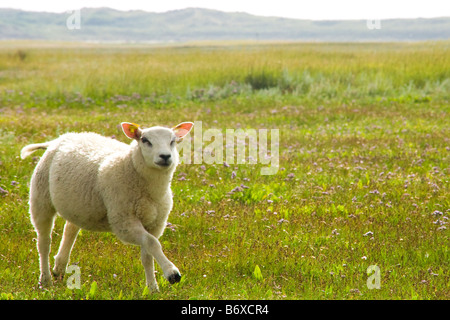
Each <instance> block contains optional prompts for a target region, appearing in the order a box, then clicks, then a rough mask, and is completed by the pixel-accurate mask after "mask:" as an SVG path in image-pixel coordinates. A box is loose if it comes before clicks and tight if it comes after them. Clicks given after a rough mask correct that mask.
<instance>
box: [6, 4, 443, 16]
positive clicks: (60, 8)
mask: <svg viewBox="0 0 450 320" xmlns="http://www.w3.org/2000/svg"><path fill="white" fill-rule="evenodd" d="M83 7H110V8H113V9H117V10H144V11H151V12H165V11H169V10H176V9H183V8H187V7H197V8H208V9H216V10H221V11H226V12H237V11H238V12H247V13H250V14H254V15H260V16H276V17H286V18H297V19H312V20H327V19H333V20H343V19H389V18H434V17H443V16H446V17H448V16H450V1H449V0H426V1H425V0H422V1H417V0H297V1H295V0H289V1H288V0H271V1H267V0H252V1H245V0H222V1H213V0H183V1H182V0H159V1H154V0H54V1H49V0H0V8H15V9H22V10H29V11H48V12H65V11H68V10H75V9H80V8H83Z"/></svg>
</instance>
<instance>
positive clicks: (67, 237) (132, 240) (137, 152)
mask: <svg viewBox="0 0 450 320" xmlns="http://www.w3.org/2000/svg"><path fill="white" fill-rule="evenodd" d="M192 126H193V123H192V122H183V123H180V124H179V125H177V126H176V127H174V128H172V129H169V128H164V127H159V126H157V127H151V128H147V129H143V128H141V127H140V126H139V125H137V124H134V123H129V122H122V123H121V128H122V130H123V132H124V134H125V135H126V136H127V137H128V138H130V139H132V140H133V141H132V142H131V143H130V144H126V143H122V142H119V141H117V140H115V139H110V138H106V137H103V136H101V135H98V134H96V133H91V132H83V133H66V134H63V135H61V136H60V137H59V138H57V139H55V140H52V141H49V142H46V143H40V144H31V145H28V146H26V147H24V148H23V149H22V151H21V158H22V159H24V158H26V157H27V156H29V155H30V154H31V153H33V152H34V151H36V150H38V149H46V151H45V152H44V154H43V156H42V157H41V159H40V160H39V162H38V164H37V165H36V168H35V170H34V172H33V174H32V177H31V181H30V195H29V205H30V207H29V211H30V218H31V222H32V224H33V226H34V228H35V230H36V233H37V249H38V252H39V264H40V279H39V283H40V285H41V287H47V286H50V285H51V284H52V278H51V275H50V263H49V254H50V244H51V232H52V229H53V225H54V220H55V216H56V214H58V215H59V216H61V217H62V218H64V219H65V220H66V223H65V226H64V233H63V237H62V241H61V244H60V247H59V250H58V253H57V255H56V256H55V265H54V268H53V270H52V271H53V276H54V277H55V278H56V279H62V278H63V277H64V274H65V271H66V267H67V264H68V261H69V256H70V252H71V250H72V247H73V244H74V242H75V240H76V237H77V235H78V232H79V230H80V229H86V230H91V231H106V232H112V233H114V234H115V235H116V236H117V237H118V238H119V239H120V240H121V241H122V242H124V243H126V244H133V245H138V246H140V247H141V261H142V264H143V266H144V269H145V276H146V284H147V287H148V288H149V290H150V291H158V290H159V289H158V284H157V282H156V279H155V274H154V262H153V258H154V259H155V260H156V262H157V263H158V264H159V265H160V266H161V269H162V270H163V273H164V277H165V278H166V279H167V280H168V281H169V282H170V283H171V284H173V283H176V282H179V281H180V279H181V275H180V272H179V270H178V268H177V267H176V266H175V265H174V264H173V263H172V262H171V261H170V260H169V259H167V257H166V256H165V255H164V253H163V251H162V247H161V244H160V242H159V241H158V238H159V237H160V236H161V235H162V233H163V231H164V228H165V226H166V223H167V218H168V215H169V212H170V211H171V209H172V204H173V200H172V191H171V188H170V183H171V180H172V176H173V173H174V171H175V168H176V166H177V165H178V162H179V155H178V151H177V148H176V143H177V142H180V141H181V140H182V139H183V138H184V137H185V136H186V135H187V134H188V133H189V132H190V130H191V129H192Z"/></svg>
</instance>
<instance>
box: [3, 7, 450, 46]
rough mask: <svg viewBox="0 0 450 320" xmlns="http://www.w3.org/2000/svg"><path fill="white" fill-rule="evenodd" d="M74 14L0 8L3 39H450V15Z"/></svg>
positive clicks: (186, 11)
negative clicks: (377, 20) (376, 18)
mask: <svg viewBox="0 0 450 320" xmlns="http://www.w3.org/2000/svg"><path fill="white" fill-rule="evenodd" d="M70 15H71V14H70V13H49V12H30V11H22V10H16V9H0V39H45V40H63V41H105V42H106V41H118V42H167V41H191V40H249V39H252V40H305V41H421V40H442V39H450V17H442V18H433V19H422V18H421V19H389V20H381V25H380V27H381V28H380V29H369V28H368V27H367V21H366V20H345V21H344V20H339V21H337V20H336V21H331V20H330V21H313V20H297V19H287V18H277V17H260V16H254V15H250V14H247V13H238V12H236V13H226V12H221V11H216V10H208V9H199V8H188V9H183V10H174V11H168V12H164V13H153V12H145V11H139V10H137V11H136V10H135V11H118V10H114V9H110V8H83V9H81V10H80V29H74V30H69V28H68V27H67V26H66V21H67V19H68V18H69V16H70Z"/></svg>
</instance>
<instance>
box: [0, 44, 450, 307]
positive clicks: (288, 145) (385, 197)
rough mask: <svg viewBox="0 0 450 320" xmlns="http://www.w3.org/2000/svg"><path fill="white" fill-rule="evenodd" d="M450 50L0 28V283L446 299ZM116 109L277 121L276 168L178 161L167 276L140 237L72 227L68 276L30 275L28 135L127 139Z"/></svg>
mask: <svg viewBox="0 0 450 320" xmlns="http://www.w3.org/2000/svg"><path fill="white" fill-rule="evenodd" d="M449 57H450V55H449V43H448V42H436V43H435V42H430V43H414V44H398V43H383V44H377V43H372V44H309V43H272V44H269V43H267V44H257V43H239V44H236V43H228V44H225V45H223V44H218V43H216V44H215V43H212V44H193V45H190V46H175V45H174V46H168V47H158V46H132V45H129V46H126V45H123V46H107V45H76V44H64V43H62V44H61V43H58V44H52V43H33V42H7V43H4V45H3V46H1V48H0V124H1V125H0V143H1V146H2V147H1V149H0V187H1V188H2V189H1V190H3V191H1V190H0V191H1V194H0V212H1V213H0V232H1V241H0V257H1V259H0V298H1V299H449V298H450V295H449V291H448V287H449V285H450V274H449V261H450V253H449V248H448V244H449V234H448V232H449V231H448V227H449V223H448V217H449V213H450V205H449V202H450V201H449V199H450V196H449V173H450V172H449V170H450V169H449V163H450V161H449V160H450V158H449V153H450V144H449V138H448V137H449V136H450V121H449V120H448V119H449V111H450V110H449V109H450V108H449V92H450V58H449ZM121 121H132V122H135V123H140V124H143V125H146V126H150V125H161V124H162V125H175V124H177V123H179V122H181V121H202V122H203V129H208V128H219V129H221V130H223V132H224V131H225V129H226V128H238V127H241V128H254V129H260V128H266V129H272V128H278V129H280V170H279V171H278V173H277V174H276V175H274V176H262V175H260V174H259V170H257V169H259V167H260V166H261V165H256V166H255V165H230V166H229V167H226V166H223V165H204V167H202V166H201V165H194V164H190V165H188V164H182V165H180V166H179V168H178V169H177V172H176V173H175V176H174V181H173V183H172V189H173V192H174V195H175V196H174V208H173V211H172V213H171V215H170V217H169V222H170V223H171V226H170V227H168V228H167V229H166V231H165V233H164V235H163V236H162V237H161V239H160V240H161V243H162V245H163V248H164V251H165V253H166V255H167V256H168V257H169V259H171V260H172V261H173V262H174V263H175V264H176V265H177V267H178V268H179V269H180V271H181V273H182V274H183V277H182V280H181V282H180V283H179V284H176V285H173V286H172V285H170V284H169V283H168V282H167V281H165V280H164V279H163V277H162V272H161V270H160V269H159V267H157V270H158V273H157V279H158V282H159V284H160V289H161V292H160V293H158V294H150V293H148V291H147V290H146V289H145V285H144V271H143V268H142V266H141V262H140V253H139V248H137V247H133V246H126V245H124V244H122V243H120V241H119V240H118V239H117V238H116V237H115V236H113V235H111V234H107V233H93V232H88V231H82V232H81V234H80V236H79V238H78V240H77V242H76V244H75V247H74V250H73V253H72V256H71V263H77V264H78V266H80V268H81V284H82V287H81V289H79V290H77V289H74V290H70V289H68V288H67V286H66V284H65V281H64V282H59V283H56V284H55V286H54V287H52V288H50V289H48V290H41V289H39V288H38V278H39V266H38V255H37V251H36V240H35V237H36V235H35V233H34V230H33V227H32V225H31V223H30V221H29V217H28V203H27V201H28V183H29V179H30V177H31V173H32V171H33V169H34V166H35V165H36V163H37V161H38V159H39V156H40V154H41V153H42V152H40V153H39V152H37V153H36V154H34V155H33V156H34V157H33V156H32V157H30V158H28V159H26V160H21V159H20V158H19V153H20V149H21V148H22V147H23V146H25V145H26V144H29V143H33V142H42V141H47V140H50V139H53V138H55V137H57V136H58V135H60V134H62V133H64V132H68V131H76V132H80V131H94V132H97V133H100V134H104V135H106V136H112V135H114V136H116V138H117V139H119V140H121V141H124V142H126V141H127V138H126V137H125V136H123V134H122V133H121V132H120V130H119V129H118V127H117V125H118V124H119V123H120V122H121ZM194 131H195V128H194ZM233 171H234V172H235V174H236V177H234V178H232V172H233ZM182 177H183V178H182ZM241 184H242V185H245V186H246V187H248V188H243V189H242V191H238V192H234V193H230V191H231V190H233V189H234V188H235V187H237V186H241ZM435 211H439V212H442V215H435V214H433V213H434V212H435ZM62 228H63V221H62V219H60V218H58V219H57V221H56V225H55V229H54V232H53V244H52V256H53V255H54V254H56V251H57V249H58V246H59V241H60V239H61V234H62ZM51 260H52V263H53V259H51ZM370 265H377V266H379V267H380V271H381V288H380V289H372V290H370V289H368V288H367V285H366V282H367V279H368V275H367V273H366V270H367V268H368V267H369V266H370Z"/></svg>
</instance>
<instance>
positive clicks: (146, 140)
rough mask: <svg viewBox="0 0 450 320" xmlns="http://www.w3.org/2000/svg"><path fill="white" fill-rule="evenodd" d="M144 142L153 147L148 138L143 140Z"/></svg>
mask: <svg viewBox="0 0 450 320" xmlns="http://www.w3.org/2000/svg"><path fill="white" fill-rule="evenodd" d="M142 142H143V143H147V144H148V145H149V146H150V147H151V146H152V143H151V142H150V141H149V140H148V139H147V138H146V137H143V138H142Z"/></svg>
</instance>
